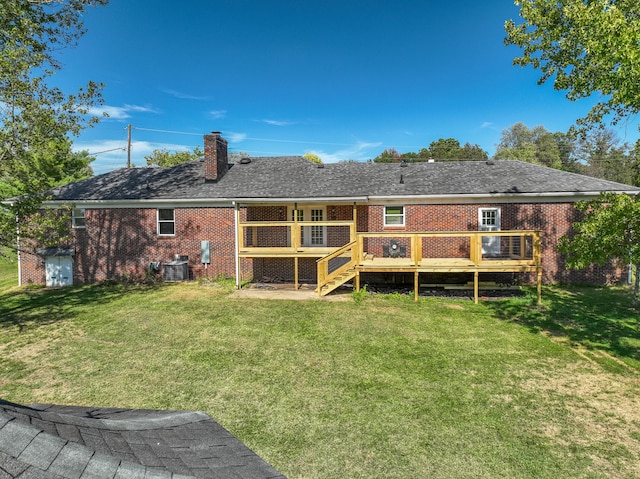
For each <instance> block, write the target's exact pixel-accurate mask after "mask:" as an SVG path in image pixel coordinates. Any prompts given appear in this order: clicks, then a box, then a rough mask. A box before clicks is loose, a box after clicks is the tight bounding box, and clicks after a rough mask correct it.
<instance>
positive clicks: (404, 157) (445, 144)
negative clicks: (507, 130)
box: [373, 138, 489, 163]
mask: <svg viewBox="0 0 640 479" xmlns="http://www.w3.org/2000/svg"><path fill="white" fill-rule="evenodd" d="M488 157H489V155H488V153H487V152H486V151H484V150H483V149H482V148H480V146H479V145H472V144H470V143H468V142H467V143H465V144H464V146H460V142H459V141H458V140H456V139H455V138H446V139H445V138H440V139H439V140H437V141H432V142H431V144H430V145H429V148H421V149H420V150H419V151H418V152H411V151H410V152H407V153H400V152H398V151H397V150H395V149H394V148H388V149H386V150H384V151H383V152H382V153H380V155H378V156H376V157H375V158H374V159H373V162H374V163H399V162H401V161H406V162H409V163H411V162H423V161H428V160H429V159H434V160H486V159H487V158H488Z"/></svg>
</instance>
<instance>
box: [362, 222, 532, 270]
mask: <svg viewBox="0 0 640 479" xmlns="http://www.w3.org/2000/svg"><path fill="white" fill-rule="evenodd" d="M356 241H357V246H358V247H357V250H358V264H365V263H366V262H367V261H369V262H371V261H373V262H375V261H376V260H381V259H383V260H385V261H386V262H388V263H389V264H392V263H394V262H395V263H397V264H405V265H410V266H414V267H419V266H421V265H425V264H428V263H437V262H442V263H445V264H446V263H447V262H453V261H459V262H461V261H466V262H468V263H469V264H470V265H473V266H481V265H483V264H485V265H486V264H491V265H494V266H496V267H497V266H499V265H501V264H504V265H507V264H508V265H514V264H522V265H529V266H535V265H539V264H540V232H539V231H533V230H512V231H442V232H440V231H430V232H415V233H402V232H384V233H358V234H357V238H356ZM394 260H395V261H394Z"/></svg>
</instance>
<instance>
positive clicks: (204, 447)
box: [0, 400, 286, 479]
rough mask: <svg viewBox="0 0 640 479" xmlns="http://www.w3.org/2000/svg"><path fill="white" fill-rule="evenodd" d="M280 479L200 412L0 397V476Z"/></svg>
mask: <svg viewBox="0 0 640 479" xmlns="http://www.w3.org/2000/svg"><path fill="white" fill-rule="evenodd" d="M23 477H24V478H27V477H34V478H42V479H90V478H99V479H105V478H112V479H116V478H118V479H134V478H140V479H144V478H151V477H153V478H171V479H180V478H182V479H186V478H196V477H206V478H216V479H242V478H246V479H286V478H285V476H283V475H282V474H280V473H279V472H278V471H276V470H275V469H273V468H272V467H271V466H269V465H268V464H267V463H266V462H264V461H263V460H262V459H261V458H260V457H258V456H257V455H256V454H255V453H253V452H252V451H251V450H250V449H249V448H247V447H246V446H245V445H244V444H242V443H241V442H240V441H239V440H238V439H236V438H235V437H234V436H233V435H232V434H231V433H230V432H229V431H227V430H226V429H224V428H223V427H222V426H220V425H219V424H218V423H217V422H215V421H214V420H213V419H211V418H210V417H209V416H207V415H206V414H205V413H203V412H194V411H157V410H141V409H111V408H87V407H73V406H54V405H33V406H30V407H25V406H20V405H17V404H12V403H8V402H5V401H2V400H0V478H2V479H4V478H7V479H14V478H23Z"/></svg>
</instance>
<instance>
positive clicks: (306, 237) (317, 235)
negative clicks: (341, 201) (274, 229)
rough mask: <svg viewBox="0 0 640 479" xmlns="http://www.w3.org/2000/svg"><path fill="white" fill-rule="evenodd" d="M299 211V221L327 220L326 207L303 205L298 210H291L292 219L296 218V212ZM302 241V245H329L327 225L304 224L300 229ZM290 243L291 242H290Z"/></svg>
mask: <svg viewBox="0 0 640 479" xmlns="http://www.w3.org/2000/svg"><path fill="white" fill-rule="evenodd" d="M296 211H297V212H298V221H325V219H324V218H325V209H324V208H313V207H303V208H299V209H298V210H291V220H292V221H293V220H294V214H295V212H296ZM300 243H301V244H302V246H306V247H310V246H317V247H322V246H326V245H327V227H326V226H303V227H301V229H300ZM289 244H291V243H290V242H289Z"/></svg>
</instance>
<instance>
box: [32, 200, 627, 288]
mask: <svg viewBox="0 0 640 479" xmlns="http://www.w3.org/2000/svg"><path fill="white" fill-rule="evenodd" d="M481 207H482V208H490V207H498V208H500V210H501V229H503V230H509V229H515V230H518V229H532V230H541V231H542V254H543V257H542V261H543V268H544V281H545V282H547V283H557V282H567V283H568V282H571V283H594V284H607V283H614V282H617V281H619V280H620V278H621V275H622V273H623V272H622V271H620V270H618V269H616V268H613V267H611V266H594V267H592V268H589V269H587V270H581V271H572V270H567V269H566V267H565V262H564V258H563V256H562V255H560V254H559V253H558V252H557V251H556V249H555V246H556V245H557V243H558V240H559V239H560V237H562V236H563V235H564V234H566V233H567V232H568V231H569V230H570V226H571V224H572V223H573V222H575V221H577V220H578V216H577V215H578V212H577V211H576V210H575V209H574V208H573V204H572V203H548V204H535V203H531V204H529V203H526V204H506V205H505V204H492V203H478V204H469V205H406V206H405V223H406V226H405V227H402V228H393V229H392V228H384V226H383V214H384V207H383V206H381V205H372V206H369V207H367V206H358V231H360V232H364V231H370V232H383V231H394V230H395V231H402V232H412V231H460V230H462V231H477V229H478V208H481ZM287 214H288V213H287V210H286V208H285V207H278V206H268V207H250V208H243V209H241V220H242V221H245V220H253V221H278V220H281V221H285V220H288V218H287V217H286V216H287ZM351 215H352V207H351V206H348V205H345V206H342V205H341V206H335V207H334V206H328V207H327V219H329V220H349V219H350V218H351ZM156 230H157V224H156V209H155V208H122V209H90V208H87V209H86V229H76V230H74V231H75V235H76V244H75V247H76V255H75V256H74V280H75V281H76V282H94V281H100V280H104V279H108V278H118V277H121V276H123V275H125V274H126V275H134V276H143V275H144V274H145V272H146V271H147V269H148V268H149V264H150V263H151V262H152V261H162V262H169V261H172V260H173V259H174V255H176V254H179V255H185V256H188V257H189V266H190V275H191V277H192V278H193V277H199V276H204V275H208V276H218V275H224V276H229V277H233V276H235V246H234V238H235V229H234V209H233V208H230V207H229V208H175V230H176V234H175V236H166V237H165V236H158V235H157V233H156ZM329 231H331V228H330V229H329ZM258 234H259V235H260V234H262V235H263V236H259V237H258V238H257V239H258V240H259V241H260V242H259V243H258V244H265V243H264V242H263V241H269V242H272V243H276V244H282V245H286V236H287V234H286V228H283V231H279V230H278V231H277V232H276V233H275V236H273V237H268V238H267V236H265V235H274V233H267V232H266V231H265V232H263V233H260V232H259V233H258ZM247 236H249V238H250V235H247ZM201 240H208V241H210V251H211V264H210V265H208V267H207V268H206V269H205V267H204V266H203V265H202V263H201V261H200V242H201ZM347 240H348V228H341V229H337V230H336V231H335V232H333V233H330V234H329V235H328V241H329V246H336V247H337V246H342V245H343V244H345V243H346V242H347ZM464 241H466V240H463V241H462V242H454V241H447V240H439V242H438V244H437V245H436V246H434V248H435V250H433V251H427V250H426V249H424V250H423V255H424V256H425V257H428V256H432V257H436V256H438V257H446V256H447V255H451V256H455V255H459V254H460V253H461V252H463V253H466V250H468V243H465V242H464ZM387 242H388V240H387ZM407 243H408V244H406V248H407V255H410V254H411V251H410V242H407ZM249 244H250V243H249ZM382 245H383V243H382V242H378V243H375V242H373V240H372V242H371V243H370V244H365V250H366V251H370V252H374V253H375V254H380V255H382ZM378 250H380V251H378ZM376 252H377V253H376ZM21 266H22V268H21V271H22V281H23V283H31V282H33V283H40V284H42V283H44V279H45V278H44V263H43V261H42V259H41V258H38V257H37V256H34V255H29V254H23V255H22V263H21ZM299 268H300V279H301V281H314V280H315V278H316V262H315V259H314V258H307V259H300V262H299ZM241 277H242V278H243V279H254V278H255V279H257V280H259V279H262V278H263V277H269V278H279V279H282V280H285V281H291V280H293V259H262V258H259V259H247V258H243V259H242V260H241ZM521 279H522V281H529V280H530V279H531V278H530V276H529V275H521Z"/></svg>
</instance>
